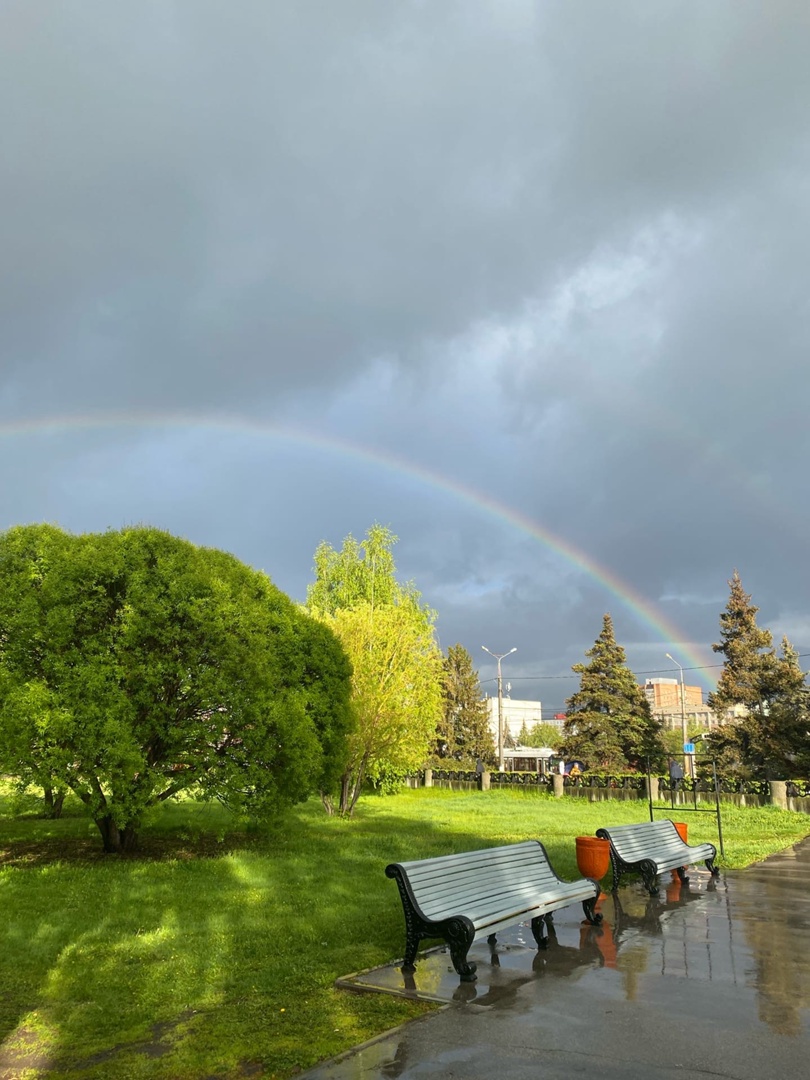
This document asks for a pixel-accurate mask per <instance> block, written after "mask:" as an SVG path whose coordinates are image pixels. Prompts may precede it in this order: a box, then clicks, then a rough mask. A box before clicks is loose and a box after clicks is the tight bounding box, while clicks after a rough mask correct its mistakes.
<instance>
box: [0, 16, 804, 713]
mask: <svg viewBox="0 0 810 1080" xmlns="http://www.w3.org/2000/svg"><path fill="white" fill-rule="evenodd" d="M808 56H810V6H808V5H807V3H806V2H805V0H762V2H760V3H750V2H745V0H735V2H731V0H727V2H723V0H715V2H713V3H706V2H705V0H697V2H689V0H675V2H666V0H656V2H655V3H651V2H650V0H639V2H637V3H633V2H630V0H616V2H614V3H611V4H605V3H601V2H596V0H580V2H577V3H571V2H570V0H566V2H560V3H555V2H550V0H544V2H535V3H532V2H529V0H458V2H451V0H430V2H428V0H398V2H397V3H380V2H379V0H340V2H331V0H330V2H327V0H317V2H314V0H295V2H292V0H290V2H285V3H282V2H281V0H278V2H267V0H234V2H233V3H229V4H227V5H226V4H222V3H215V2H213V0H181V2H171V0H138V2H137V3H135V2H134V0H133V2H128V3H126V2H125V3H116V4H110V3H108V2H106V0H80V2H72V0H60V2H59V3H56V2H53V3H47V2H45V0H43V2H42V3H38V4H32V3H30V2H29V0H6V2H5V3H4V4H3V5H2V8H0V131H2V153H0V364H1V365H2V367H1V368H0V454H2V458H1V459H0V460H1V461H2V465H0V490H1V491H2V499H0V527H2V528H5V527H8V526H10V525H13V524H16V523H21V522H30V521H42V520H48V521H54V522H57V523H59V524H61V525H63V526H64V527H66V528H69V529H71V530H74V531H88V530H102V529H105V528H108V527H119V526H121V525H124V524H128V523H134V522H148V523H151V524H155V525H159V526H161V527H164V528H167V529H170V530H172V531H174V532H177V533H179V534H182V535H184V536H186V537H188V538H189V539H191V540H193V541H195V542H197V543H200V544H206V545H215V546H219V547H223V548H226V549H228V550H230V551H232V552H234V553H235V554H236V555H238V556H239V557H240V558H242V559H244V560H245V561H247V562H249V563H251V564H252V565H254V566H256V567H260V568H262V569H265V570H266V571H267V572H268V573H269V574H270V575H271V577H272V578H273V579H274V581H275V582H276V583H277V584H278V585H279V586H280V587H281V588H283V589H284V590H285V591H286V592H288V593H289V594H290V595H292V596H293V597H295V598H296V599H303V598H304V596H305V594H306V586H307V583H308V581H309V580H310V578H311V567H312V554H313V551H314V549H315V547H316V545H317V544H318V542H319V541H320V540H322V539H326V540H329V541H330V542H332V543H333V544H335V545H339V544H340V542H341V541H342V539H343V537H344V536H346V535H347V534H348V533H350V532H351V533H353V534H354V535H355V536H358V537H359V536H362V534H363V533H364V532H365V530H366V528H367V527H368V526H369V525H370V524H372V523H373V522H375V521H379V522H381V523H384V524H388V525H390V527H391V528H392V529H393V530H394V532H396V533H397V534H398V536H399V537H400V542H399V544H398V547H397V560H398V566H399V570H400V572H401V576H402V577H404V578H411V579H413V580H414V582H415V583H416V585H417V587H418V588H420V589H421V591H422V593H423V595H424V597H425V598H426V600H427V601H428V602H429V603H430V604H431V606H432V607H434V608H435V609H436V610H437V611H438V613H439V619H438V630H439V635H440V639H441V643H442V645H443V646H444V647H445V648H446V647H447V646H448V645H450V644H453V643H454V642H456V641H460V642H461V643H462V644H464V645H465V646H466V647H467V648H468V649H469V650H470V652H471V653H472V654H473V656H474V658H475V660H476V663H480V664H481V676H482V679H484V680H485V687H488V688H490V689H491V688H492V686H493V684H492V683H491V682H487V681H486V680H489V679H491V677H492V675H493V673H494V667H493V665H492V664H491V662H489V657H488V656H487V655H486V654H485V653H483V652H482V651H481V645H482V644H485V645H487V646H488V648H490V649H491V650H492V651H493V652H506V651H507V650H509V649H510V648H512V647H513V646H515V647H517V650H518V651H517V653H515V654H514V656H510V657H509V659H508V660H507V661H505V662H504V675H505V677H506V676H507V675H508V677H509V679H510V682H511V685H512V696H513V697H529V698H541V699H542V700H543V702H544V705H545V706H546V708H548V709H550V710H552V711H556V710H557V709H559V708H561V707H562V705H563V701H564V698H565V696H566V695H567V694H569V693H570V692H571V691H572V690H573V689H574V687H575V683H572V681H571V680H570V679H564V678H559V676H565V675H570V665H571V664H572V663H574V662H576V661H577V660H580V659H582V655H583V652H584V650H585V649H586V648H588V647H589V646H590V645H591V644H592V643H593V640H594V638H595V637H596V635H597V634H598V632H599V630H600V627H601V619H602V615H603V613H604V612H605V611H610V612H611V613H612V615H613V617H614V621H615V623H616V629H617V635H618V637H619V640H620V641H621V642H622V643H623V644H624V645H625V647H626V649H627V652H628V659H629V661H630V663H631V665H632V666H633V668H634V669H635V670H637V671H638V672H655V673H657V674H660V675H670V674H674V675H675V676H677V674H678V673H677V671H676V670H674V669H673V667H672V664H671V663H670V662H669V661H668V660H666V658H665V656H664V654H665V653H666V652H670V653H672V654H673V656H674V657H675V658H676V660H677V661H679V662H680V663H681V664H682V666H683V667H685V668H687V669H692V668H693V667H697V666H698V665H710V664H713V663H715V662H716V657H715V656H714V655H713V654H712V653H711V649H710V645H711V642H712V641H716V640H717V636H718V615H719V612H720V611H721V609H722V608H723V606H724V604H725V601H726V598H727V595H728V588H727V584H726V582H727V579H728V578H729V577H730V575H731V572H732V570H733V569H734V567H738V568H739V570H740V573H741V574H742V579H743V584H744V586H745V587H746V589H747V591H749V592H750V593H752V594H753V599H754V601H755V603H757V604H758V605H759V606H760V615H759V620H760V623H761V624H762V625H765V626H768V627H770V628H771V629H772V630H773V631H774V633H775V634H776V635H777V636H781V634H782V633H787V634H788V635H789V636H790V637H791V638H792V639H793V640H794V642H795V644H796V645H797V646H798V647H799V648H800V651H801V652H803V653H810V575H808V573H807V563H808V555H809V554H810V546H809V545H808V531H809V530H808V526H809V525H810V499H809V498H808V486H807V469H808V460H810V454H808V442H810V434H809V431H810V428H809V427H808V406H810V367H809V365H808V357H810V320H809V319H808V283H807V278H808V273H807V271H808V261H809V260H810V226H809V225H808V220H809V219H808V212H809V211H810V186H809V183H810V180H809V178H810V138H809V136H810V64H808ZM808 662H810V661H808V660H805V661H804V663H805V665H807V664H808ZM507 669H508V670H507ZM715 675H716V670H715V669H712V668H708V667H706V668H705V669H703V670H695V671H692V670H688V671H687V673H686V677H687V681H690V682H700V683H701V684H702V685H703V686H704V687H707V688H709V687H711V685H712V680H713V676H715Z"/></svg>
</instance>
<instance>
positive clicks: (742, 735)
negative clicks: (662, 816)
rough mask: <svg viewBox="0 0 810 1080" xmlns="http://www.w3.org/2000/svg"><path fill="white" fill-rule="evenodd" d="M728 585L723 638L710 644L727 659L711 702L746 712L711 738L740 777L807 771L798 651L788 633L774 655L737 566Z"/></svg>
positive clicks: (720, 708)
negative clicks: (757, 620) (740, 708)
mask: <svg viewBox="0 0 810 1080" xmlns="http://www.w3.org/2000/svg"><path fill="white" fill-rule="evenodd" d="M728 584H729V589H730V594H729V599H728V603H727V605H726V610H725V611H724V612H723V613H722V614H721V616H720V637H721V641H720V642H719V643H718V644H715V645H712V648H713V649H714V651H715V652H718V653H722V654H723V656H724V657H725V662H724V664H723V670H722V673H721V675H720V679H719V681H718V684H717V690H716V691H715V692H714V693H713V694H710V695H709V698H708V704H709V706H710V707H711V708H712V709H714V710H715V711H716V712H719V713H723V712H725V711H728V710H729V709H731V708H733V707H734V706H735V705H742V706H743V707H744V708H745V710H746V711H747V715H745V716H743V717H742V718H741V719H739V720H737V721H735V722H731V723H727V724H724V725H723V726H722V727H721V728H720V729H719V730H718V732H717V733H716V734H715V735H714V736H713V737H712V740H711V743H712V747H713V749H714V751H715V752H716V753H717V754H718V756H719V758H720V760H722V761H723V762H724V765H725V766H726V767H727V768H730V769H731V770H733V771H735V772H737V773H738V774H739V775H742V776H754V777H757V778H759V779H767V778H778V779H784V778H785V777H791V776H801V775H806V772H807V770H808V768H810V748H809V747H808V734H807V733H808V728H809V727H810V723H808V719H809V717H808V688H807V686H806V683H805V676H804V673H803V671H802V669H801V667H800V666H799V657H798V654H797V652H796V650H795V649H794V648H793V646H792V645H791V643H790V641H788V639H787V638H786V637H783V638H782V645H781V655H777V654H776V651H775V649H774V647H773V637H772V636H771V632H770V631H769V630H763V629H761V628H760V627H759V626H757V622H756V613H757V611H758V610H759V608H758V607H756V605H754V604H752V603H751V597H750V595H749V594H748V593H746V592H745V590H744V589H743V587H742V582H741V580H740V575H739V573H738V572H737V571H736V570H735V571H734V574H733V576H732V578H731V580H730V581H729V583H728Z"/></svg>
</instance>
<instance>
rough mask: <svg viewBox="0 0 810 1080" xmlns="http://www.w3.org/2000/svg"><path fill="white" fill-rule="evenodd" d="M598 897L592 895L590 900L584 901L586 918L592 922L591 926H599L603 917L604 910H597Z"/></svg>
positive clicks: (583, 906)
mask: <svg viewBox="0 0 810 1080" xmlns="http://www.w3.org/2000/svg"><path fill="white" fill-rule="evenodd" d="M597 899H598V897H596V896H592V897H591V899H590V900H583V901H582V910H583V911H584V912H585V918H586V919H587V920H588V922H589V923H590V924H591V926H598V925H599V923H600V922H601V921H602V919H603V915H602V912H601V911H600V912H598V913H597V912H596V911H595V910H594V909H595V908H596V901H597Z"/></svg>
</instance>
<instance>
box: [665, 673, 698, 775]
mask: <svg viewBox="0 0 810 1080" xmlns="http://www.w3.org/2000/svg"><path fill="white" fill-rule="evenodd" d="M664 655H665V656H666V658H667V660H671V661H672V663H673V664H674V665H675V667H676V668H678V670H679V671H680V673H681V735H682V737H683V746H684V753H686V744H687V743H688V742H689V736H688V735H687V733H686V700H685V694H684V687H683V668H682V667H681V665H680V664H679V663H678V661H677V660H676V659H675V657H674V656H670V655H669V653H664ZM686 764H687V767H688V770H689V775H690V776H692V777H694V775H695V762H694V758H693V757H692V755H691V754H687V757H686Z"/></svg>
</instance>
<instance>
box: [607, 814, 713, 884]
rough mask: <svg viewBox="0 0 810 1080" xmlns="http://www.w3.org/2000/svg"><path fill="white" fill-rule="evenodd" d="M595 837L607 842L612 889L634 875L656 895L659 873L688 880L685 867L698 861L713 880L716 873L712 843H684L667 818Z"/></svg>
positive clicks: (610, 830)
mask: <svg viewBox="0 0 810 1080" xmlns="http://www.w3.org/2000/svg"><path fill="white" fill-rule="evenodd" d="M596 835H597V836H598V837H600V839H602V840H609V841H610V862H611V865H612V867H613V888H614V889H618V887H619V882H620V881H621V878H622V875H623V874H628V873H638V874H641V878H642V880H643V882H644V886H645V888H646V889H647V891H648V892H649V894H650V896H657V895H658V875H659V874H660V873H662V872H663V871H664V870H677V872H678V876H679V877H680V879H681V881H688V880H689V878H688V877H687V876H686V867H687V866H689V865H690V864H692V863H698V862H705V863H706V867H707V869H708V870H709V872H710V873H711V874H712V875H713V876H714V877H717V876H718V874H719V873H720V871H719V870H718V869H717V867H716V866H715V865H714V860H715V858H716V857H717V848H716V847H715V846H714V844H696V845H694V846H692V845H690V844H686V843H684V841H683V840H682V839H681V837H680V834H679V832H678V830H677V829H676V828H675V825H674V823H673V822H671V821H670V820H669V819H668V818H664V819H662V820H660V821H642V822H639V823H638V824H637V825H614V826H612V827H611V828H609V829H597V831H596Z"/></svg>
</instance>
